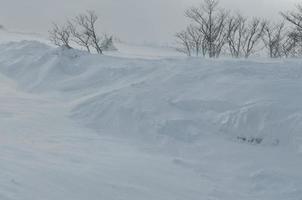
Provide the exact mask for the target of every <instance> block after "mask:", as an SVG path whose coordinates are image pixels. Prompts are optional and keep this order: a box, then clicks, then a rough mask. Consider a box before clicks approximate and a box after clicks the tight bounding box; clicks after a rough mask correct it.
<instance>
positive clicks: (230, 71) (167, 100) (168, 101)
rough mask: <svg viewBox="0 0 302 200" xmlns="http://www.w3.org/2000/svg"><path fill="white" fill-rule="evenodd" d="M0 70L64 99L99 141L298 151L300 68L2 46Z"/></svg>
mask: <svg viewBox="0 0 302 200" xmlns="http://www.w3.org/2000/svg"><path fill="white" fill-rule="evenodd" d="M16 58H17V59H16ZM0 66H1V68H0V71H1V72H2V73H3V74H5V75H7V76H8V77H10V78H12V79H14V80H16V81H17V82H19V85H20V87H22V89H24V90H25V91H30V92H35V93H46V94H48V95H49V94H50V93H51V94H52V95H56V96H57V98H64V100H66V101H68V102H70V104H69V105H70V109H71V115H72V117H73V118H74V119H76V120H77V121H78V122H80V123H83V124H84V125H86V126H88V127H90V128H93V129H95V130H97V131H99V132H102V133H106V134H111V135H112V134H114V135H120V136H125V137H133V138H142V139H143V138H148V140H155V141H157V140H163V139H169V138H170V139H173V140H179V141H183V142H198V140H202V138H203V136H205V135H212V134H215V135H221V136H224V137H227V138H229V139H232V140H237V141H239V142H246V143H251V144H265V145H289V144H290V146H292V145H294V146H295V147H299V145H300V143H301V142H300V141H301V130H302V105H301V102H302V93H301V91H302V62H301V61H299V60H289V61H284V60H277V61H275V60H262V61H253V60H227V59H222V60H215V61H214V60H207V59H185V58H178V59H176V58H165V59H158V60H149V59H129V58H116V57H109V56H103V57H102V56H98V55H89V54H86V53H84V52H81V51H78V50H66V49H61V48H58V49H53V48H51V47H48V46H47V45H44V44H41V43H38V42H21V43H9V44H5V45H1V47H0ZM60 94H64V95H60Z"/></svg>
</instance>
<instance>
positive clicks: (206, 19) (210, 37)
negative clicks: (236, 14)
mask: <svg viewBox="0 0 302 200" xmlns="http://www.w3.org/2000/svg"><path fill="white" fill-rule="evenodd" d="M227 15H228V14H227V13H226V12H225V11H223V10H221V9H219V8H218V0H204V3H203V4H202V5H201V6H200V7H193V8H191V9H189V10H187V11H186V16H187V17H188V18H189V19H191V20H192V21H193V22H195V23H196V24H197V25H198V26H199V29H200V31H201V32H202V35H203V40H204V44H206V48H207V53H208V55H209V57H211V58H213V57H218V56H219V55H220V52H221V49H222V47H223V46H224V45H225V43H226V36H227V34H226V32H225V28H226V20H227Z"/></svg>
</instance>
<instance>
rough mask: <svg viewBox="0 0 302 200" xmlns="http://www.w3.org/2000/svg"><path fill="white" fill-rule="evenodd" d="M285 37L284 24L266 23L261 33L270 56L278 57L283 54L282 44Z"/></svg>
mask: <svg viewBox="0 0 302 200" xmlns="http://www.w3.org/2000/svg"><path fill="white" fill-rule="evenodd" d="M285 38H286V32H285V24H284V23H283V22H282V23H279V24H275V25H271V24H269V23H267V24H266V26H265V28H264V34H263V42H264V45H265V47H266V48H267V49H268V52H269V56H270V57H271V58H280V57H282V56H283V53H284V52H283V50H282V45H283V42H284V39H285Z"/></svg>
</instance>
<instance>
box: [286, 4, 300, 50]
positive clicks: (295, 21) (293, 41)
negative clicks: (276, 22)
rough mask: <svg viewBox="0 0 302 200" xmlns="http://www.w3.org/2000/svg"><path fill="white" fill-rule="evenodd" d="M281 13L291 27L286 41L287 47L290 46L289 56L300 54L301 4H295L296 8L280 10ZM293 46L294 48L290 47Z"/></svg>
mask: <svg viewBox="0 0 302 200" xmlns="http://www.w3.org/2000/svg"><path fill="white" fill-rule="evenodd" d="M281 15H282V16H283V17H284V19H285V20H287V21H288V22H289V23H290V24H291V25H293V29H292V31H291V33H290V34H289V37H288V41H290V43H289V44H290V45H288V46H289V47H291V52H290V54H291V56H301V55H302V4H298V5H296V10H294V11H287V12H281ZM293 46H295V47H294V48H292V47H293Z"/></svg>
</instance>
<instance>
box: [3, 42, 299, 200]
mask: <svg viewBox="0 0 302 200" xmlns="http://www.w3.org/2000/svg"><path fill="white" fill-rule="evenodd" d="M127 48H129V47H127ZM149 50H150V49H149ZM149 50H148V51H144V52H142V51H143V50H140V51H141V52H140V54H139V56H138V54H137V53H134V54H132V55H130V54H131V53H130V52H131V51H128V54H126V53H123V51H121V52H118V53H115V55H113V54H112V55H111V56H108V55H107V56H99V55H90V54H87V53H85V52H82V51H79V50H66V49H62V48H56V49H55V48H53V47H50V46H48V45H46V44H43V43H39V42H34V41H32V42H29V41H23V42H11V43H7V44H2V45H0V73H1V76H0V82H1V86H0V97H1V98H0V104H1V109H0V124H1V126H0V127H1V128H0V152H1V153H0V154H1V156H0V169H1V171H2V172H3V173H0V199H4V200H15V199H16V200H17V199H18V200H19V199H24V200H27V199H28V200H33V199H34V200H35V199H37V200H38V199H49V200H53V199H64V200H66V199H67V200H68V199H72V200H75V199H79V200H80V199H100V198H101V199H112V200H116V199H121V200H129V199H131V200H135V199H148V200H149V199H150V200H153V199H156V200H159V199H163V200H169V199H171V200H172V199H173V200H176V199H179V200H183V199H186V200H198V199H213V200H214V199H215V200H220V199H221V200H222V199H224V200H225V199H227V200H228V199H230V200H231V199H232V200H233V199H250V200H254V199H263V200H267V199H274V200H277V199H280V200H281V199H282V200H283V199H291V200H300V199H301V198H302V173H301V170H300V168H301V166H302V157H301V156H302V133H301V130H302V104H301V102H302V92H301V91H302V61H301V60H287V61H285V60H258V61H257V60H230V59H221V60H208V59H197V58H191V59H188V58H184V57H179V58H176V54H174V53H171V52H170V53H167V54H165V55H164V53H163V52H167V50H162V54H163V56H157V53H158V52H153V53H149ZM124 52H125V51H124ZM132 52H138V51H137V50H135V49H134V50H133V51H132ZM159 52H160V51H159ZM148 55H149V57H148Z"/></svg>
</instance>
